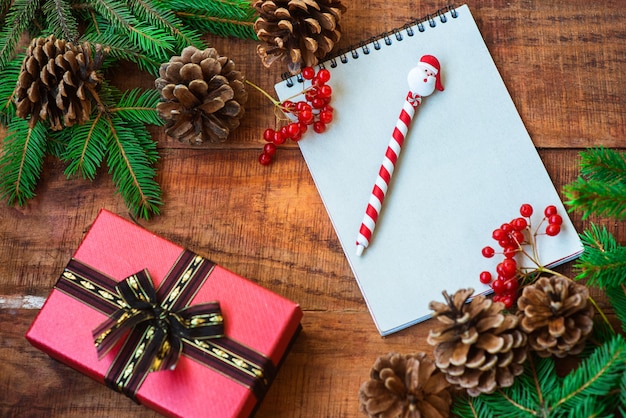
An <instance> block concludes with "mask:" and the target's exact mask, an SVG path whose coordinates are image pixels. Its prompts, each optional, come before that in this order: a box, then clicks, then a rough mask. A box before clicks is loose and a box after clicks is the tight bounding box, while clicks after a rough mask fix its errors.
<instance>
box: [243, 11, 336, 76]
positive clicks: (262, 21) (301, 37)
mask: <svg viewBox="0 0 626 418" xmlns="http://www.w3.org/2000/svg"><path fill="white" fill-rule="evenodd" d="M252 6H253V7H254V8H255V9H256V10H257V11H258V12H259V17H258V18H257V20H256V21H255V23H254V30H255V31H256V34H257V36H258V38H259V40H260V41H261V42H264V44H263V45H259V46H258V47H257V53H258V54H259V56H260V57H261V60H262V61H263V64H264V65H265V66H266V67H269V66H270V65H272V63H273V62H274V61H276V60H283V61H286V62H287V68H288V69H289V71H290V72H291V73H292V74H296V73H298V72H299V71H300V69H301V68H303V67H307V66H313V65H315V64H317V63H318V61H319V60H321V59H322V58H324V57H325V56H326V55H327V54H328V53H329V52H330V51H332V49H333V48H334V47H335V45H336V44H337V42H338V41H339V38H340V37H341V27H340V25H339V22H340V20H341V15H342V14H343V13H345V11H346V7H345V6H344V5H343V4H341V1H340V0H255V1H254V3H253V4H252Z"/></svg>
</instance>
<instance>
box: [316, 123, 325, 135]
mask: <svg viewBox="0 0 626 418" xmlns="http://www.w3.org/2000/svg"><path fill="white" fill-rule="evenodd" d="M313 130H314V131H315V132H317V133H318V134H321V133H322V132H324V131H325V130H326V124H325V123H324V122H319V121H318V122H315V123H314V124H313Z"/></svg>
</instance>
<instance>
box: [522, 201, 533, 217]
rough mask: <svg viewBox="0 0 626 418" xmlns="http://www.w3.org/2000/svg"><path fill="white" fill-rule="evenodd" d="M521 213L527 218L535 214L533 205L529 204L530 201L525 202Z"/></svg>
mask: <svg viewBox="0 0 626 418" xmlns="http://www.w3.org/2000/svg"><path fill="white" fill-rule="evenodd" d="M519 213H520V215H522V216H523V217H525V218H530V215H532V214H533V207H532V206H531V205H529V204H528V203H524V204H523V205H522V206H521V207H520V208H519Z"/></svg>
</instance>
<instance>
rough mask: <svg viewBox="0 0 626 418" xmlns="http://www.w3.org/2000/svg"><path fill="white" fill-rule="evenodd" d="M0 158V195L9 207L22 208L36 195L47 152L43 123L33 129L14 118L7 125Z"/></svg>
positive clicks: (24, 121)
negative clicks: (18, 206)
mask: <svg viewBox="0 0 626 418" xmlns="http://www.w3.org/2000/svg"><path fill="white" fill-rule="evenodd" d="M8 131H9V133H8V135H7V136H6V138H5V139H4V147H3V152H2V154H1V156H0V179H1V180H0V192H1V193H2V198H3V199H6V200H7V202H8V203H9V204H10V205H13V204H18V205H23V204H24V203H25V202H26V201H27V200H28V199H31V198H33V197H34V196H35V186H36V185H37V181H38V180H39V176H40V174H41V169H42V165H43V159H44V156H45V153H46V135H47V129H46V127H45V126H44V125H43V124H42V123H37V124H36V125H35V126H34V127H33V128H30V127H29V126H28V121H26V120H23V119H20V118H15V119H14V120H13V121H12V122H11V123H10V124H9V126H8Z"/></svg>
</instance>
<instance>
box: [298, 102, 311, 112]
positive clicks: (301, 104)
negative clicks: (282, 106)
mask: <svg viewBox="0 0 626 418" xmlns="http://www.w3.org/2000/svg"><path fill="white" fill-rule="evenodd" d="M296 110H297V111H298V112H302V111H303V110H311V105H310V104H308V103H307V102H303V101H299V102H298V103H296Z"/></svg>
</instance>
